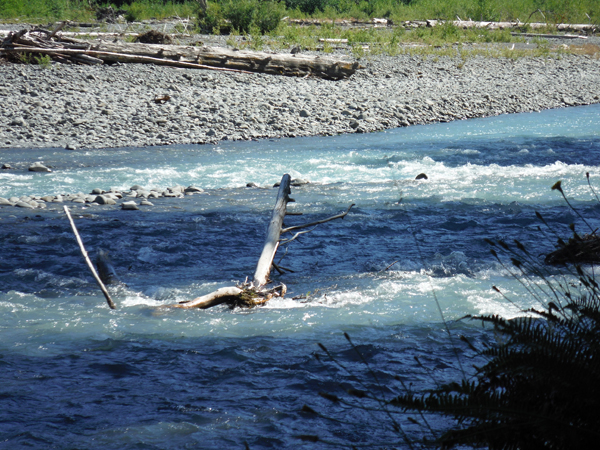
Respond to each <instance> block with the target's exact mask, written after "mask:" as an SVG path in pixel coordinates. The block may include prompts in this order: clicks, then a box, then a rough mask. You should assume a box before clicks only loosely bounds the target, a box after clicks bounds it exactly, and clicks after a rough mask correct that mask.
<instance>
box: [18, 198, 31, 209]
mask: <svg viewBox="0 0 600 450" xmlns="http://www.w3.org/2000/svg"><path fill="white" fill-rule="evenodd" d="M15 206H17V207H19V208H25V209H33V208H34V207H33V206H32V205H30V204H29V203H27V202H22V201H20V200H19V201H18V202H17V203H15Z"/></svg>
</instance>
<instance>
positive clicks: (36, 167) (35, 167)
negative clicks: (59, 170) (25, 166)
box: [29, 162, 52, 172]
mask: <svg viewBox="0 0 600 450" xmlns="http://www.w3.org/2000/svg"><path fill="white" fill-rule="evenodd" d="M29 171H30V172H52V170H51V169H50V168H49V167H46V166H45V165H43V164H42V163H41V162H35V163H33V164H32V165H31V166H29Z"/></svg>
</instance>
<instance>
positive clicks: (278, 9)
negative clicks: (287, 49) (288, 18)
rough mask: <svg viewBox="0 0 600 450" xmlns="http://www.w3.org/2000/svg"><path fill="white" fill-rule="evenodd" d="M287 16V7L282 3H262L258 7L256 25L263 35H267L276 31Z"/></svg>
mask: <svg viewBox="0 0 600 450" xmlns="http://www.w3.org/2000/svg"><path fill="white" fill-rule="evenodd" d="M283 16H285V5H284V4H283V3H280V2H272V1H262V2H260V3H259V5H258V9H257V11H256V16H255V20H254V24H255V25H256V27H258V29H259V30H260V32H261V33H263V34H267V33H270V32H271V31H273V30H275V29H276V28H277V27H278V26H279V24H280V23H281V19H282V18H283Z"/></svg>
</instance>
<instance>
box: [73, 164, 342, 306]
mask: <svg viewBox="0 0 600 450" xmlns="http://www.w3.org/2000/svg"><path fill="white" fill-rule="evenodd" d="M291 184H292V180H291V178H290V176H289V175H288V174H285V175H283V177H282V178H281V182H280V184H279V191H278V193H277V199H276V201H275V207H274V208H273V211H272V213H271V220H270V222H269V226H268V228H267V237H266V239H265V243H264V245H263V249H262V252H261V255H260V258H259V259H258V262H257V264H256V270H255V272H254V279H253V280H252V282H250V283H248V279H247V278H246V281H245V282H244V283H240V284H238V285H237V286H228V287H222V288H219V289H217V290H216V291H214V292H211V293H209V294H206V295H202V296H200V297H197V298H195V299H193V300H187V301H183V302H180V303H177V304H173V305H165V306H164V307H166V308H181V309H191V308H200V309H206V308H211V307H213V306H217V305H221V304H224V303H225V304H227V305H229V307H230V308H235V307H236V306H239V307H248V308H252V307H254V306H259V305H263V304H265V303H266V302H268V301H269V300H270V299H272V298H274V297H284V296H285V294H286V292H287V287H286V286H285V284H283V283H282V284H279V285H277V286H274V287H268V284H269V282H270V280H269V274H270V272H271V268H273V267H275V268H276V269H277V270H279V271H280V273H284V272H283V271H284V270H285V271H288V272H292V270H290V269H286V268H284V267H281V266H278V265H276V264H275V263H274V261H273V260H274V258H275V254H276V253H277V249H278V248H279V246H280V244H281V243H282V242H283V243H289V242H291V241H293V240H295V239H296V238H297V237H298V236H299V235H300V234H303V233H308V232H309V231H312V230H309V231H304V232H298V233H296V235H294V236H293V237H292V238H290V239H286V240H283V241H282V240H281V235H282V234H283V233H290V232H292V231H296V230H299V229H302V228H307V227H315V226H318V225H319V224H323V223H326V222H329V221H332V220H336V219H343V218H344V217H345V216H346V215H347V214H348V212H349V211H350V209H351V208H352V207H353V206H354V204H352V205H350V207H349V208H348V209H347V210H346V211H345V212H343V213H341V214H337V215H335V216H332V217H329V218H326V219H322V220H318V221H316V222H312V223H308V224H304V225H296V226H292V227H287V228H283V219H284V217H285V216H286V215H287V204H288V203H289V202H293V201H294V199H292V198H290V194H291V188H290V186H291ZM65 211H66V212H67V215H68V217H69V220H71V218H70V215H69V212H68V209H67V208H66V207H65ZM294 215H297V214H294ZM71 224H72V226H73V227H74V224H73V223H72V220H71ZM74 231H75V233H76V230H75V228H74ZM76 236H77V237H78V235H77V233H76ZM78 240H79V237H78ZM81 245H82V244H81ZM82 252H83V253H84V256H86V253H85V250H83V249H82ZM86 260H87V261H88V263H89V264H90V269H91V270H92V273H95V271H94V270H93V267H92V266H91V262H89V258H86ZM96 264H97V266H98V271H99V272H100V278H102V280H100V278H98V276H97V275H95V277H96V278H97V281H98V283H99V284H100V285H101V286H102V287H103V285H102V281H104V282H105V283H115V284H123V283H121V282H120V280H118V278H117V276H116V273H115V271H114V268H113V267H112V264H111V263H110V260H109V258H108V254H107V252H105V251H103V250H99V251H98V257H97V258H96ZM103 292H104V293H105V295H106V296H107V300H109V306H110V307H111V308H114V304H113V303H112V300H110V297H108V292H107V291H106V289H105V288H104V289H103Z"/></svg>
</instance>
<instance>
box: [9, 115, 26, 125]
mask: <svg viewBox="0 0 600 450" xmlns="http://www.w3.org/2000/svg"><path fill="white" fill-rule="evenodd" d="M10 124H11V125H12V126H17V127H26V126H27V122H25V119H23V118H22V117H15V118H14V119H13V120H12V121H11V122H10Z"/></svg>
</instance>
